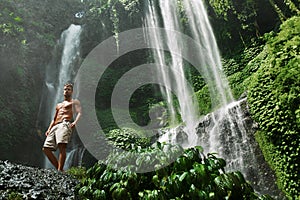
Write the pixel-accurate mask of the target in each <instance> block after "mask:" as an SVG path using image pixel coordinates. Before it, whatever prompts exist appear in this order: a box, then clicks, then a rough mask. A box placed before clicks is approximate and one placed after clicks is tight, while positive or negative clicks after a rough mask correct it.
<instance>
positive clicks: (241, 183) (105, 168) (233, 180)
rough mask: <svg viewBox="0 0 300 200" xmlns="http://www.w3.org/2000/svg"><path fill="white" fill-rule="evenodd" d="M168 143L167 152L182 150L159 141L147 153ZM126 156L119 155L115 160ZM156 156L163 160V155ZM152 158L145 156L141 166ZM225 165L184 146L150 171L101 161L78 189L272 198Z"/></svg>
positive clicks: (83, 194)
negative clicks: (139, 171) (172, 157)
mask: <svg viewBox="0 0 300 200" xmlns="http://www.w3.org/2000/svg"><path fill="white" fill-rule="evenodd" d="M166 147H168V148H167V149H168V152H166V154H165V156H168V154H170V153H171V154H173V153H176V152H177V151H178V150H179V149H178V147H175V148H174V147H172V146H170V145H169V144H167V145H164V144H160V143H158V144H157V145H156V147H155V148H154V149H152V150H150V149H147V150H146V151H143V153H145V154H147V153H149V152H148V151H159V152H160V151H161V150H163V149H166ZM170 147H171V148H170ZM140 153H142V152H140ZM142 157H144V156H142ZM120 158H122V159H120ZM124 159H125V158H124V157H122V156H121V157H120V155H117V158H115V159H114V160H116V161H117V160H118V161H119V162H123V161H122V160H124ZM156 159H159V160H161V155H160V154H158V155H157V156H156ZM137 162H138V161H137ZM152 162H153V160H152V159H144V160H143V164H142V165H141V166H147V165H152V164H153V163H152ZM225 165H226V162H225V161H224V160H223V159H221V158H217V157H216V156H215V155H214V154H207V155H206V156H205V155H204V154H203V149H202V148H201V147H199V146H198V147H193V148H190V149H186V150H184V151H183V152H182V153H181V155H180V156H179V157H177V158H176V159H175V161H174V162H173V163H171V164H170V165H168V166H166V167H164V168H160V167H158V168H157V170H155V171H150V172H148V173H135V172H133V171H131V170H130V167H128V168H123V170H116V169H115V168H112V167H111V166H110V165H104V164H100V163H98V164H96V165H94V166H93V167H92V168H90V169H89V170H88V171H87V177H86V178H84V179H82V181H81V183H80V185H78V187H77V189H76V192H77V193H78V195H79V197H80V198H82V199H147V200H148V199H162V200H164V199H210V200H213V199H215V200H218V199H272V198H271V197H270V196H268V195H263V196H261V197H259V196H258V195H257V194H256V193H255V192H254V191H253V188H252V187H251V185H250V184H249V183H247V182H246V181H245V179H244V177H243V175H242V174H241V173H240V172H230V173H225V171H224V167H225Z"/></svg>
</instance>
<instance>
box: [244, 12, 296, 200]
mask: <svg viewBox="0 0 300 200" xmlns="http://www.w3.org/2000/svg"><path fill="white" fill-rule="evenodd" d="M299 35H300V17H293V18H291V19H289V20H287V21H286V22H285V23H283V24H282V26H281V31H280V32H279V33H278V34H277V35H276V37H269V39H268V46H267V47H268V48H267V49H266V51H267V57H266V58H265V61H264V62H262V65H261V67H260V69H259V70H258V71H257V73H256V74H255V76H254V78H253V80H252V81H251V85H250V89H249V103H250V111H251V113H252V115H253V117H254V119H255V120H256V121H257V122H258V123H259V124H260V128H261V130H262V132H260V133H259V135H260V137H259V138H260V140H259V141H260V144H261V145H262V144H263V143H266V145H263V146H261V148H262V149H265V148H268V149H267V150H263V151H264V152H267V153H266V157H268V158H269V159H268V162H270V164H271V165H272V167H273V169H274V170H275V171H276V174H277V178H278V184H279V186H280V188H282V190H283V191H284V192H285V193H286V194H287V196H288V197H290V198H294V199H297V198H299V196H300V191H299V188H300V177H299V174H298V173H295V172H299V171H300V166H299V163H300V155H299V152H300V135H299V133H300V126H299V112H300V104H299V102H300V79H299V77H300V67H299V66H300V51H299V45H300V36H299ZM262 141H264V142H262Z"/></svg>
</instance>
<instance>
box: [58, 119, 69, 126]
mask: <svg viewBox="0 0 300 200" xmlns="http://www.w3.org/2000/svg"><path fill="white" fill-rule="evenodd" d="M61 123H72V121H71V120H66V119H63V120H62V121H60V122H58V123H57V124H61ZM57 124H56V125H57Z"/></svg>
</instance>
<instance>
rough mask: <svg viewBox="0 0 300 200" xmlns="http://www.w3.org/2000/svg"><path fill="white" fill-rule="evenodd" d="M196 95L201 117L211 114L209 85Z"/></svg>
mask: <svg viewBox="0 0 300 200" xmlns="http://www.w3.org/2000/svg"><path fill="white" fill-rule="evenodd" d="M195 95H196V98H197V101H198V105H199V111H200V115H205V114H207V113H209V112H211V109H212V104H211V98H210V93H209V90H208V87H207V85H205V86H204V87H203V88H202V89H201V90H199V91H197V92H196V93H195Z"/></svg>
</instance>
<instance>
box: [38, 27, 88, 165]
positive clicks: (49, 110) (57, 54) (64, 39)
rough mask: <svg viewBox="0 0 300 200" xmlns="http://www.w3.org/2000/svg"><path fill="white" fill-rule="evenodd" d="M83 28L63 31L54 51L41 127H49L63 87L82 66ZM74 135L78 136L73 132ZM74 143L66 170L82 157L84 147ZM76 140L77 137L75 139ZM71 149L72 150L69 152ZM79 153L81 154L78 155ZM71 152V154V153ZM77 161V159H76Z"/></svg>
mask: <svg viewBox="0 0 300 200" xmlns="http://www.w3.org/2000/svg"><path fill="white" fill-rule="evenodd" d="M81 32H82V28H81V26H79V25H74V24H71V25H70V26H69V28H68V29H66V30H65V31H63V33H62V34H61V38H60V40H59V41H58V44H57V45H56V47H55V49H54V53H53V56H52V60H51V62H50V63H49V64H48V65H47V67H46V74H45V86H46V87H45V90H44V94H43V97H42V101H41V103H40V110H39V116H38V118H39V120H40V123H41V124H42V125H41V126H44V127H48V126H49V124H50V122H51V120H52V119H53V117H54V114H55V107H56V104H57V103H59V102H61V101H63V87H64V84H65V83H66V82H73V79H74V77H75V75H76V70H77V68H78V67H79V64H80V34H81ZM73 134H76V133H74V132H73ZM73 138H74V137H73V136H72V141H71V143H70V144H69V145H68V152H67V159H66V165H65V168H68V167H70V166H69V165H68V163H72V161H70V160H69V159H74V157H73V156H74V155H80V156H81V152H84V151H83V150H82V148H83V147H80V146H78V141H74V139H73ZM75 138H76V137H75ZM69 149H71V150H69ZM76 151H78V152H79V153H76ZM70 152H71V153H70ZM76 159H77V158H76ZM51 167H52V166H51V164H50V162H49V161H48V159H46V158H45V168H51Z"/></svg>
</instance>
